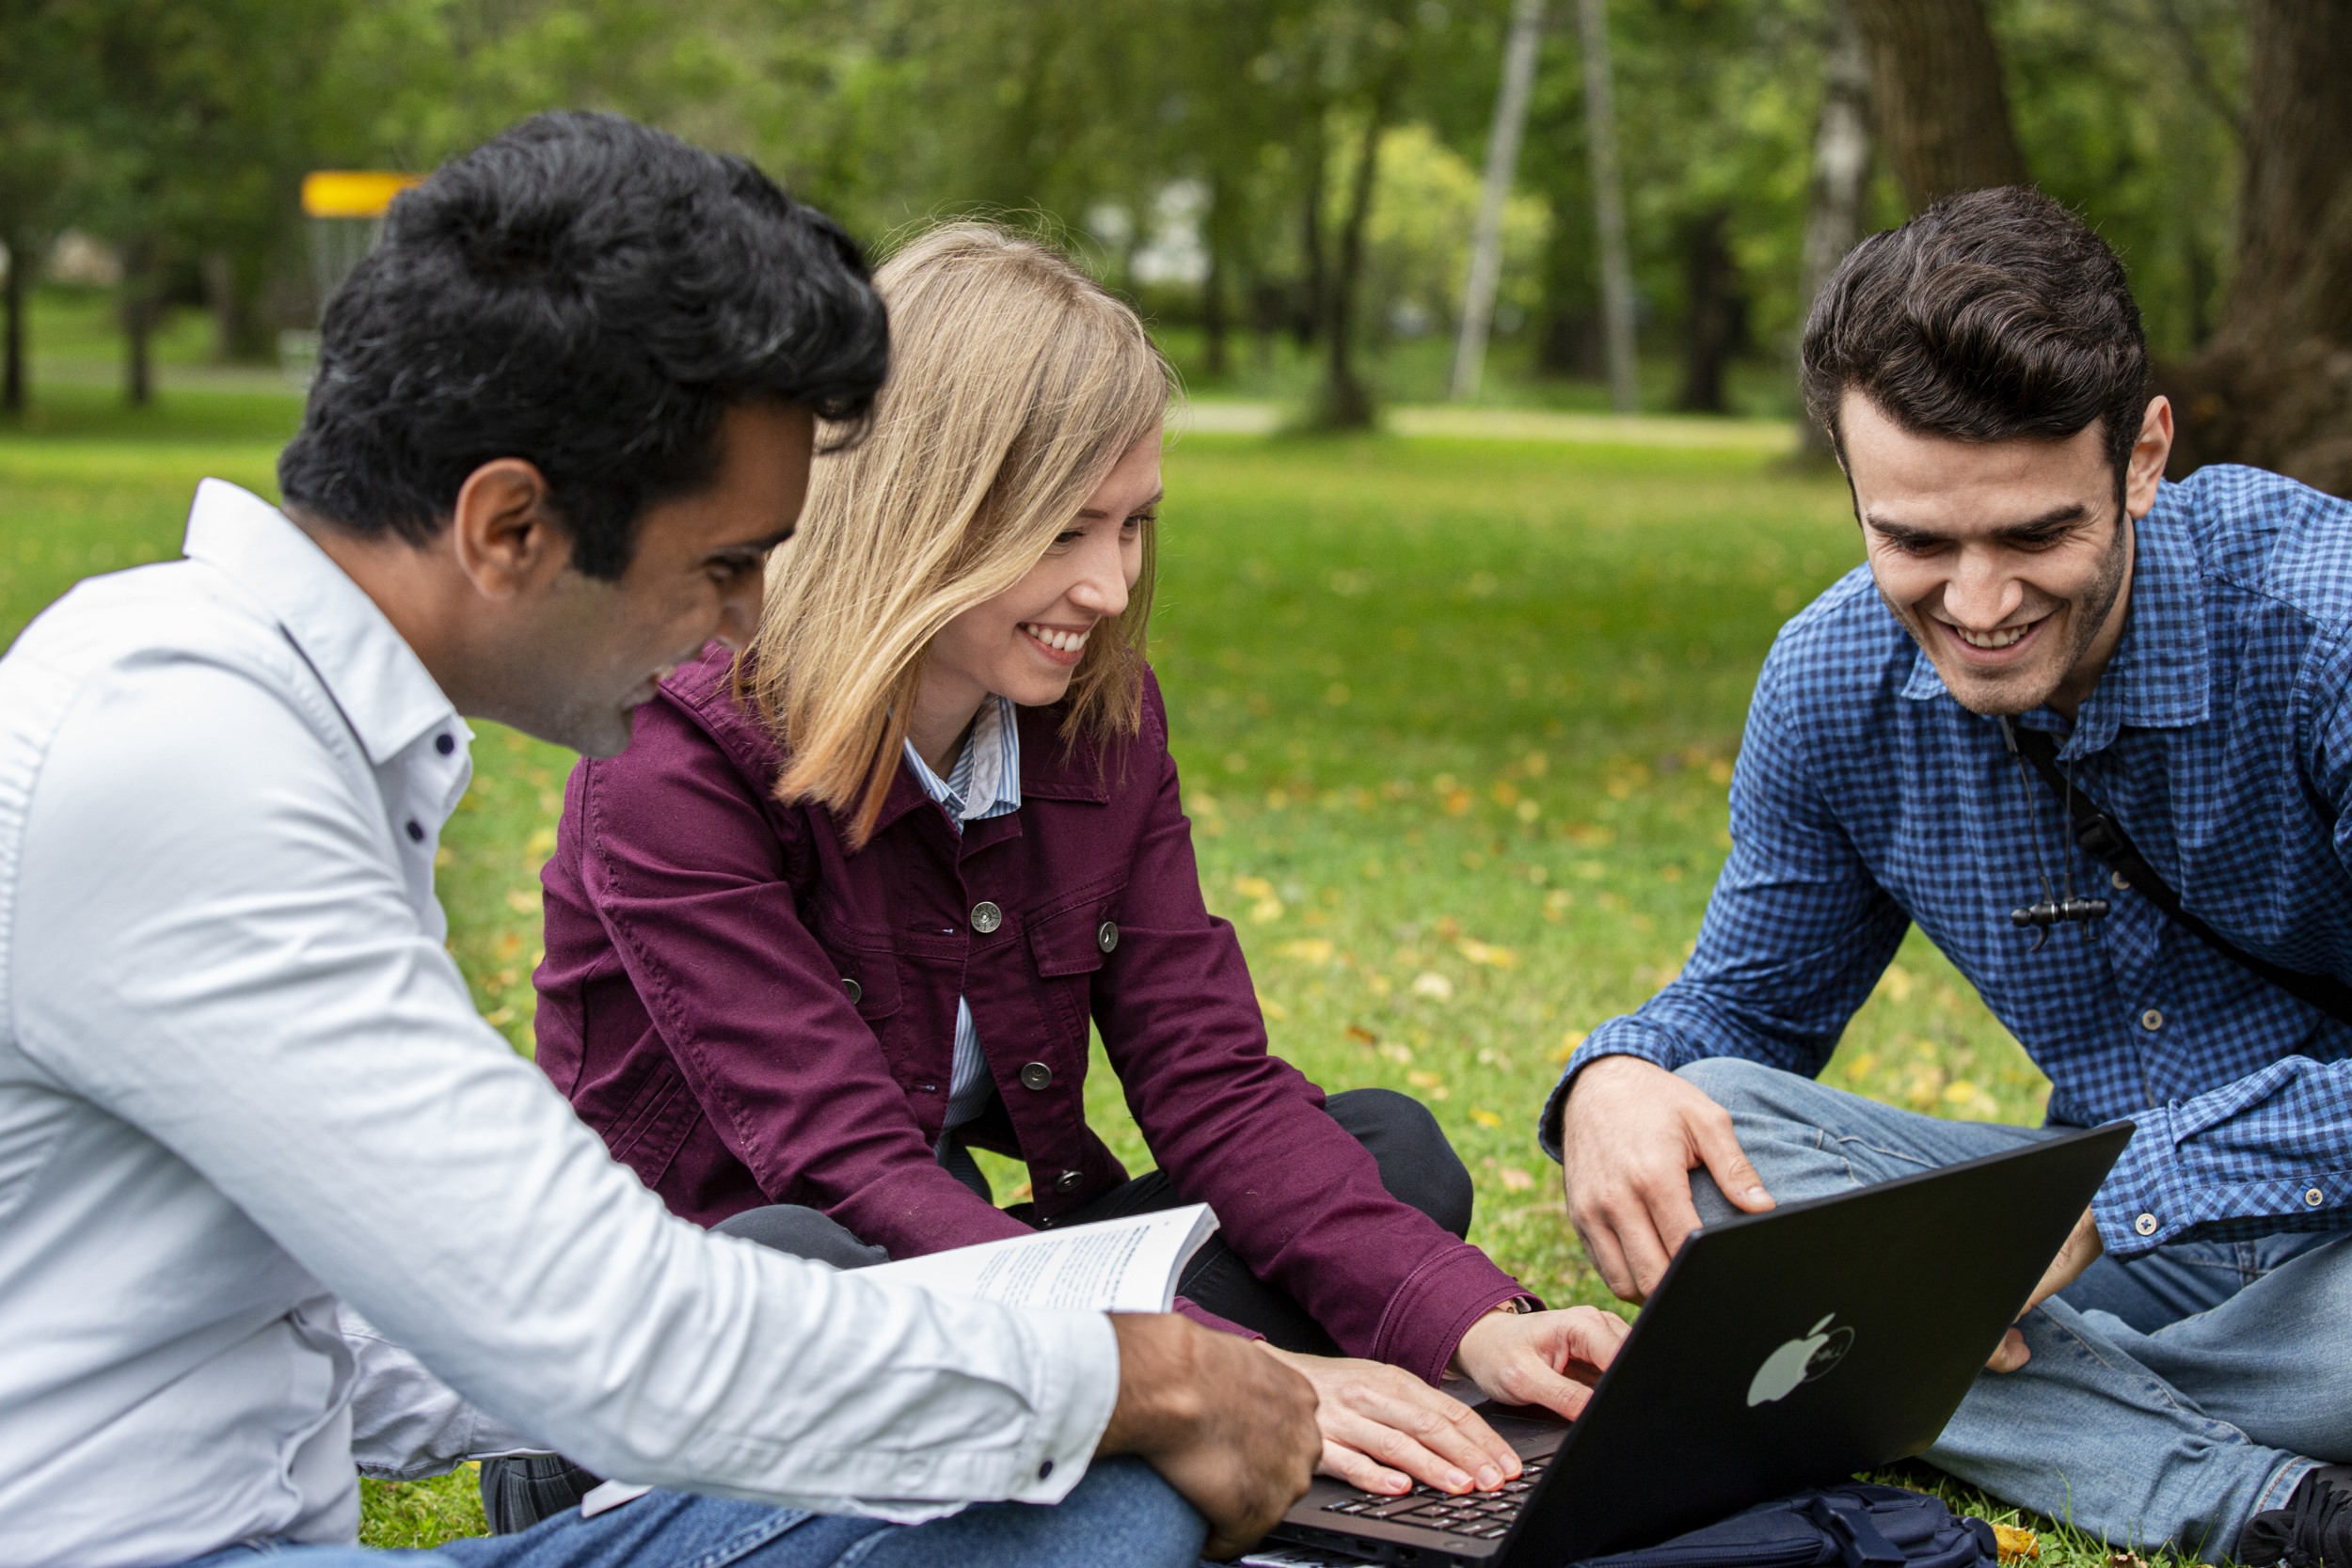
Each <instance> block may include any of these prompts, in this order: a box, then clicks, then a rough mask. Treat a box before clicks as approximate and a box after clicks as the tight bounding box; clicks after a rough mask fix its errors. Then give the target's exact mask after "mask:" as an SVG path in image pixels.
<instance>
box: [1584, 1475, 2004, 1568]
mask: <svg viewBox="0 0 2352 1568" xmlns="http://www.w3.org/2000/svg"><path fill="white" fill-rule="evenodd" d="M1999 1560H2000V1550H1999V1547H1998V1545H1997V1544H1996V1543H1995V1541H1994V1534H1993V1527H1992V1526H1991V1525H1988V1524H1986V1523H1985V1522H1984V1521H1983V1520H1982V1519H1969V1518H1963V1517H1961V1516H1960V1515H1958V1514H1955V1513H1952V1511H1951V1510H1950V1509H1948V1508H1946V1507H1945V1506H1944V1504H1943V1503H1942V1501H1941V1500H1939V1499H1937V1498H1935V1497H1929V1496H1928V1495H1927V1494H1926V1493H1924V1492H1911V1491H1906V1490H1904V1489H1903V1488H1902V1487H1899V1486H1873V1485H1870V1484H1868V1483H1867V1482H1864V1481H1851V1482H1848V1483H1847V1484H1845V1485H1842V1486H1825V1487H1820V1488H1819V1489H1817V1490H1814V1491H1810V1492H1799V1493H1796V1494H1795V1495H1793V1496H1791V1497H1780V1498H1776V1499H1774V1500H1773V1501H1772V1502H1768V1503H1758V1504H1756V1507H1754V1508H1751V1509H1749V1510H1748V1511H1747V1512H1746V1513H1735V1514H1733V1515H1732V1516H1731V1517H1730V1518H1728V1519H1725V1520H1724V1521H1723V1522H1722V1523H1721V1524H1715V1525H1709V1526H1708V1527H1707V1528H1704V1529H1694V1530H1692V1531H1691V1532H1690V1533H1689V1534H1687V1535H1677V1536H1676V1537H1675V1538H1674V1539H1673V1540H1671V1541H1664V1542H1661V1543H1660V1544H1657V1545H1655V1546H1645V1547H1644V1548H1643V1549H1642V1550H1640V1551H1638V1552H1618V1553H1615V1554H1613V1555H1612V1556H1609V1557H1597V1558H1590V1559H1587V1560H1585V1561H1584V1562H1583V1563H1581V1564H1580V1565H1579V1568H1828V1565H1830V1564H1840V1565H1842V1568H1995V1565H1996V1564H1997V1563H1998V1562H1999Z"/></svg>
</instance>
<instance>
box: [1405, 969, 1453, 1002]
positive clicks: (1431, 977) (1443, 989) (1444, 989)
mask: <svg viewBox="0 0 2352 1568" xmlns="http://www.w3.org/2000/svg"><path fill="white" fill-rule="evenodd" d="M1413 994H1414V995H1415V996H1426V997H1428V998H1429V999H1430V1000H1431V1001H1433V1002H1451V1001H1453V1000H1454V982H1453V981H1451V980H1449V979H1447V978H1446V977H1445V976H1444V975H1442V974H1438V972H1437V971H1436V970H1434V969H1424V970H1422V972H1421V973H1420V974H1416V975H1414V976H1413Z"/></svg>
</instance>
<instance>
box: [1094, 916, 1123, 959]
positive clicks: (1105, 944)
mask: <svg viewBox="0 0 2352 1568" xmlns="http://www.w3.org/2000/svg"><path fill="white" fill-rule="evenodd" d="M1094 945H1095V946H1097V947H1099V948H1101V949H1102V950H1103V951H1104V952H1105V953H1107V952H1109V951H1111V950H1112V949H1113V948H1115V947H1117V946H1118V945H1119V927H1116V926H1114V925H1112V924H1111V923H1110V922H1109V921H1107V920H1105V921H1104V922H1103V924H1102V925H1100V926H1098V927H1095V931H1094Z"/></svg>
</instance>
